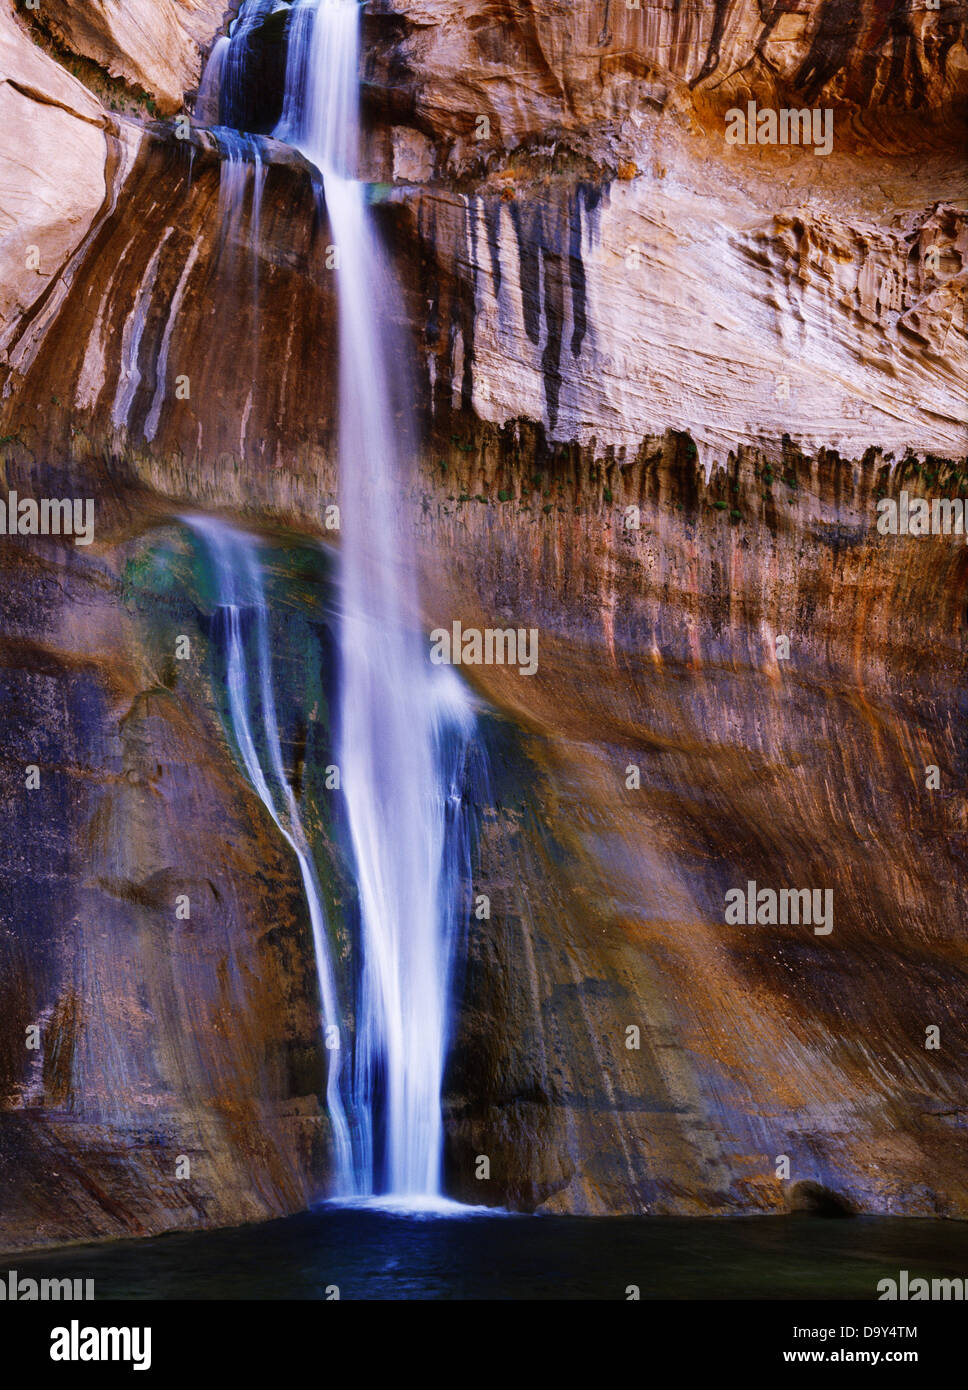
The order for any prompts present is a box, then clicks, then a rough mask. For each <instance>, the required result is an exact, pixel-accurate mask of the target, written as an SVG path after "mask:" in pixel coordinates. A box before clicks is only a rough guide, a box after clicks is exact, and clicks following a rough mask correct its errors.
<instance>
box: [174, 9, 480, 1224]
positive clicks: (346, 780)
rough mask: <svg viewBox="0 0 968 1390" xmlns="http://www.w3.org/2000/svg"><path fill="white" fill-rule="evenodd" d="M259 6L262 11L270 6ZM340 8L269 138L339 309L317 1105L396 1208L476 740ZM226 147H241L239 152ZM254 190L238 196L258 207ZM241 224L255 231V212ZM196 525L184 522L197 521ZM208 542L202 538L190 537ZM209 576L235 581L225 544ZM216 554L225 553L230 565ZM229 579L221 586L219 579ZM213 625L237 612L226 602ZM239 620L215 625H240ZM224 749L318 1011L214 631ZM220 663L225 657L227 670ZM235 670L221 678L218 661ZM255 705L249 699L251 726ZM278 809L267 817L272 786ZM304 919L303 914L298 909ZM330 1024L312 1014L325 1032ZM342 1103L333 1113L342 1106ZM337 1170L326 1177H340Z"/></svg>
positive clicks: (232, 94)
mask: <svg viewBox="0 0 968 1390" xmlns="http://www.w3.org/2000/svg"><path fill="white" fill-rule="evenodd" d="M268 8H271V7H268ZM359 9H360V7H359V5H358V4H357V0H296V2H295V3H294V5H293V6H292V9H291V13H290V18H289V27H288V54H287V75H286V90H285V94H284V100H283V108H282V116H281V120H280V123H279V126H278V129H277V130H276V132H275V133H276V137H277V138H279V139H282V140H286V141H288V142H289V143H291V144H293V145H295V146H297V147H298V148H299V149H300V150H301V151H302V152H303V153H304V154H305V155H306V157H307V158H308V159H309V160H310V161H311V162H312V164H313V165H315V167H316V168H317V169H318V170H319V173H320V176H321V182H322V195H321V204H322V200H323V199H324V200H325V209H326V214H327V216H328V220H329V224H330V228H331V233H332V240H333V243H334V244H335V246H336V248H337V252H338V258H339V259H338V267H337V269H336V271H335V274H336V275H337V276H338V280H337V284H338V289H339V305H340V312H339V317H340V383H339V406H340V409H339V457H340V479H341V482H340V513H341V538H340V551H339V557H340V558H339V589H340V605H341V612H340V625H339V659H340V670H339V697H338V708H337V711H336V729H337V733H336V761H337V763H338V764H339V767H340V771H341V778H342V790H343V793H344V806H345V832H346V853H347V858H348V860H349V863H350V866H351V869H352V872H353V875H354V877H355V881H356V884H357V888H358V910H359V931H358V941H357V960H358V968H357V975H358V983H357V997H356V1017H355V1024H356V1026H355V1042H354V1058H353V1065H352V1071H351V1074H345V1075H344V1076H343V1080H342V1086H341V1087H340V1086H339V1085H337V1084H336V1083H335V1082H334V1080H333V1077H334V1075H335V1072H334V1071H331V1074H330V1086H329V1091H328V1100H329V1104H330V1109H331V1113H333V1109H334V1106H335V1107H337V1110H338V1114H339V1118H338V1119H334V1132H338V1140H340V1141H341V1136H342V1135H343V1132H344V1118H343V1117H344V1114H345V1115H348V1125H349V1128H348V1133H349V1141H350V1143H351V1145H352V1160H351V1163H350V1164H349V1167H348V1169H347V1172H349V1171H350V1170H351V1178H348V1179H347V1180H346V1181H345V1182H344V1183H343V1191H344V1192H347V1191H351V1192H353V1193H355V1194H356V1195H357V1196H370V1195H376V1194H389V1195H392V1196H393V1197H394V1198H395V1199H398V1200H399V1199H400V1198H405V1199H407V1201H408V1202H410V1203H413V1202H414V1201H417V1202H420V1201H423V1202H426V1201H428V1200H432V1199H434V1198H436V1197H438V1196H439V1193H440V1186H441V1161H442V1146H443V1123H442V1115H441V1084H442V1078H443V1070H444V1064H445V1060H446V1050H447V1030H448V1003H449V996H450V984H451V971H452V963H453V958H454V947H455V937H456V933H457V930H458V927H459V924H460V923H461V921H462V919H463V916H464V913H465V906H464V904H463V902H462V897H461V894H462V883H463V880H464V876H465V875H466V873H467V870H468V864H469V845H470V841H469V829H468V825H467V819H466V816H465V814H464V810H463V801H464V796H463V789H464V786H465V779H466V775H467V763H468V758H469V756H470V750H471V747H472V736H473V733H474V728H475V718H474V713H473V707H472V703H471V700H470V697H469V695H468V693H467V692H466V690H465V688H464V687H463V685H462V684H461V683H460V681H459V680H458V678H457V677H456V675H455V673H454V672H453V671H451V670H449V669H447V668H441V667H432V666H431V665H430V663H429V659H428V650H427V644H426V640H425V638H424V636H423V634H422V631H421V627H420V618H419V611H420V610H419V601H418V592H417V577H416V559H415V555H414V554H413V547H412V544H411V543H409V542H407V543H405V542H404V541H403V540H402V539H401V536H400V521H399V518H398V511H399V510H402V507H401V503H402V501H403V497H404V494H405V488H404V479H405V466H410V465H411V464H412V462H413V459H412V457H411V456H410V452H409V451H408V449H407V448H406V446H405V441H406V439H407V437H408V428H407V422H406V421H402V420H401V411H400V410H396V411H395V409H394V404H393V403H394V402H395V401H397V402H399V401H400V400H401V399H403V398H404V397H406V396H407V391H406V382H405V381H404V380H402V379H401V371H400V368H399V363H400V361H401V359H402V358H403V357H404V356H405V354H404V353H403V352H401V351H400V350H399V349H395V348H394V346H393V345H392V335H391V334H390V333H389V331H388V328H387V325H386V323H384V322H383V321H381V319H380V317H379V312H378V308H377V304H378V301H379V300H380V298H381V291H382V293H383V295H384V297H385V294H386V291H385V290H384V289H383V287H385V286H387V285H389V286H390V287H391V290H390V292H391V293H393V282H392V276H391V274H390V272H389V268H388V267H387V266H386V265H385V264H384V261H383V257H382V254H381V251H380V248H379V245H378V243H377V240H376V237H375V235H374V232H373V229H372V228H371V226H370V221H369V217H368V213H367V203H366V193H365V188H364V186H363V184H362V183H360V182H359V181H357V179H356V177H355V175H356V171H357V159H358V146H359V137H360V121H359V62H360V38H359ZM266 11H267V6H266V4H265V0H248V3H247V4H246V5H243V7H242V9H241V10H240V12H239V17H238V20H237V22H236V26H235V30H234V33H233V37H232V40H231V43H230V45H229V47H228V48H226V47H225V45H222V46H220V48H219V50H218V52H217V55H216V56H215V58H214V59H213V64H214V63H217V69H214V68H213V73H212V77H211V80H210V81H209V80H207V84H206V93H207V98H208V100H209V103H210V104H211V103H212V102H213V100H214V98H213V94H212V89H213V88H214V86H215V84H216V83H217V82H218V80H219V77H220V75H221V76H222V78H223V79H224V85H223V89H222V93H221V101H220V111H221V119H222V120H223V121H224V120H225V118H226V112H227V111H229V110H232V109H235V108H237V107H238V106H239V105H240V100H241V98H240V92H241V91H242V90H243V85H242V84H243V83H244V80H245V55H246V52H247V51H248V46H249V41H250V36H251V34H252V32H253V30H254V26H255V25H256V24H257V23H258V22H260V21H261V19H262V18H263V16H264V15H265V13H266ZM223 135H224V132H219V136H220V141H221V143H223V144H225V145H226V148H227V151H228V153H229V154H230V156H231V157H230V160H229V165H228V168H227V169H226V170H225V172H224V174H223V179H224V183H223V188H222V195H221V213H222V218H223V227H224V228H225V232H226V235H229V234H230V233H231V230H232V224H233V219H235V218H238V216H239V211H238V210H239V208H240V206H241V203H242V197H243V192H242V189H243V187H244V185H243V184H242V182H241V171H240V170H239V169H238V167H237V164H238V156H237V150H236V148H235V146H233V145H232V143H231V142H226V141H223V140H222V139H221V137H222V136H223ZM240 149H241V146H239V150H240ZM258 192H259V184H258V181H257V182H256V186H255V190H254V195H253V196H254V198H257V197H258ZM253 222H254V223H255V222H256V216H255V212H254V215H253ZM195 524H196V528H198V527H199V526H200V525H201V523H195ZM206 525H207V523H206ZM218 535H219V541H218V545H220V546H221V549H220V550H219V549H218V545H216V541H215V540H213V539H212V537H211V536H208V540H209V543H210V545H211V546H213V547H214V548H215V550H217V552H218V558H219V560H220V563H223V564H224V563H230V564H231V567H232V570H233V573H236V572H237V571H238V563H237V557H236V556H235V554H234V553H230V552H231V551H232V546H237V544H238V542H237V541H234V542H232V545H231V546H230V545H229V542H228V541H227V540H226V539H225V535H224V532H221V531H220V532H219V533H218ZM227 547H228V549H227ZM242 573H243V574H244V575H248V578H246V579H245V584H246V586H247V587H248V590H249V600H248V602H249V605H250V606H253V605H254V611H255V615H256V619H255V620H256V631H257V634H258V641H257V649H258V659H259V663H260V671H261V672H263V675H262V676H260V680H261V681H262V682H263V683H264V682H265V680H266V679H267V677H266V676H265V675H264V672H265V671H266V670H268V656H267V654H266V652H265V651H264V649H263V644H264V640H265V617H264V611H263V606H262V602H261V598H259V599H258V601H256V599H255V598H253V596H252V595H253V593H254V587H253V586H254V580H253V578H252V566H251V563H249V564H248V568H243V571H242ZM233 582H238V581H233ZM225 606H226V608H227V611H228V612H229V613H230V615H231V614H232V613H233V612H235V613H237V611H238V610H240V609H241V608H242V607H243V604H242V601H241V600H240V599H239V597H238V595H235V596H234V597H233V596H232V595H231V594H227V596H226V598H225ZM238 623H239V619H238V616H236V617H234V618H231V622H230V629H231V625H232V624H235V626H236V627H237V626H238ZM229 650H230V658H231V661H230V678H231V680H232V681H234V682H235V685H236V687H237V688H236V690H235V693H234V694H233V695H232V696H231V699H232V704H233V716H232V718H233V725H234V726H235V737H236V739H237V741H238V743H239V748H240V751H241V755H242V758H243V761H244V763H245V767H246V771H247V773H248V776H249V778H250V780H252V783H253V786H254V787H255V788H256V790H257V791H258V792H259V795H260V796H261V797H262V799H263V801H264V802H265V804H266V807H267V809H268V810H269V811H270V814H271V815H272V817H273V819H274V820H275V822H276V824H277V825H278V826H279V828H280V830H281V831H282V833H283V834H284V835H285V836H286V838H287V840H288V841H289V843H290V844H291V845H292V846H293V848H294V849H295V851H296V853H297V855H298V856H299V859H300V867H301V869H302V871H303V880H304V884H305V886H306V892H307V898H309V899H310V904H311V913H314V914H315V915H314V935H315V937H316V939H317V960H318V962H319V964H320V971H321V991H322V993H323V996H324V1012H326V1011H327V1009H328V1008H329V1005H328V1004H327V991H328V990H329V988H330V986H329V984H328V979H327V976H326V970H327V968H328V967H327V964H326V959H325V951H324V950H323V949H322V946H323V945H324V943H325V937H324V934H323V933H322V930H321V925H320V930H319V931H317V928H316V918H317V917H320V923H321V914H320V908H319V903H318V886H317V885H316V884H315V879H314V870H313V869H312V864H311V861H310V859H309V855H308V852H307V850H306V846H305V837H304V836H303V834H302V830H301V827H300V826H299V822H298V813H297V812H296V809H295V806H294V804H293V802H292V796H291V792H288V790H287V788H286V784H285V779H284V777H283V775H282V768H281V762H280V761H279V759H278V758H277V757H276V755H275V753H274V752H273V751H272V750H273V748H277V746H278V740H277V736H276V743H275V744H273V741H272V736H271V735H270V731H269V729H268V726H267V727H266V729H265V743H266V746H267V747H268V748H269V750H270V754H271V757H270V772H271V773H272V776H271V778H267V776H266V774H265V773H264V772H263V771H262V769H261V767H260V765H259V762H258V758H257V757H256V756H255V754H254V748H253V744H252V739H251V736H250V734H247V732H246V723H245V708H246V699H245V684H244V676H243V674H241V667H242V664H243V653H242V650H241V639H240V637H239V636H238V635H237V634H236V635H235V636H233V635H232V631H231V630H230V643H229ZM233 652H234V656H233V655H232V654H233ZM233 663H234V664H233ZM268 709H271V702H270V701H267V700H266V699H265V698H264V699H263V714H264V717H268V716H267V715H266V711H267V710H268ZM270 785H274V786H275V787H276V789H277V790H276V794H277V795H281V796H282V803H281V804H282V806H283V807H284V813H282V812H280V810H279V809H278V807H277V804H276V802H275V800H274V796H273V794H272V793H271V792H270V791H269V786H270ZM314 903H315V907H314V906H313V904H314ZM327 1016H328V1015H327ZM344 1099H345V1108H344V1107H343V1102H344ZM341 1162H342V1160H341Z"/></svg>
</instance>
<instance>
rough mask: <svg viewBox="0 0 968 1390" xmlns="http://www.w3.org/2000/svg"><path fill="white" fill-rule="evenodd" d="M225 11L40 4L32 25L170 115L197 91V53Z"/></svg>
mask: <svg viewBox="0 0 968 1390" xmlns="http://www.w3.org/2000/svg"><path fill="white" fill-rule="evenodd" d="M227 8H228V5H227V3H226V0H150V3H149V0H125V3H124V4H123V5H117V4H113V3H112V0H44V4H43V5H42V6H41V7H40V9H39V10H38V19H39V20H40V21H41V22H42V24H43V25H44V27H45V29H47V30H48V31H49V32H50V33H51V34H52V35H53V36H54V37H55V38H56V39H57V40H59V41H60V42H61V43H62V44H63V45H64V46H65V48H67V49H68V50H69V51H70V52H71V53H76V54H79V55H80V56H81V57H84V58H88V59H90V60H91V61H92V62H94V63H96V64H97V65H98V66H99V67H102V68H104V69H105V70H106V71H107V72H108V73H110V75H111V76H112V77H118V78H121V79H122V80H123V81H124V82H126V83H127V84H128V85H129V86H131V87H135V88H138V89H140V90H141V91H142V92H145V93H147V94H148V95H149V96H152V97H153V98H154V99H155V100H156V102H157V105H158V108H159V110H160V111H161V113H162V114H163V115H170V114H171V113H172V112H174V111H177V110H178V109H179V108H180V107H181V106H182V104H183V102H184V99H185V93H186V91H190V90H191V89H192V88H194V87H196V86H197V85H198V80H199V77H200V76H201V68H202V52H203V50H204V49H206V48H208V46H209V44H210V43H211V40H212V38H213V36H214V35H215V34H216V32H217V31H218V29H219V27H220V26H221V24H222V20H223V18H224V16H225V13H226V10H227ZM41 12H42V13H41Z"/></svg>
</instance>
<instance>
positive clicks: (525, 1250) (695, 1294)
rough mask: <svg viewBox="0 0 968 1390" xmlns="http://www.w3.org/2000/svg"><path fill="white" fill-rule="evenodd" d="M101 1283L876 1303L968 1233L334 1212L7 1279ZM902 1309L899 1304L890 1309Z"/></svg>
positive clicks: (768, 1220)
mask: <svg viewBox="0 0 968 1390" xmlns="http://www.w3.org/2000/svg"><path fill="white" fill-rule="evenodd" d="M7 1268H14V1269H16V1270H18V1271H19V1273H20V1274H21V1275H23V1276H32V1277H34V1278H40V1277H44V1276H47V1277H54V1276H58V1277H62V1278H66V1277H74V1278H92V1279H93V1280H94V1290H95V1296H96V1297H97V1298H123V1299H127V1298H134V1299H186V1298H188V1299H204V1298H219V1299H311V1298H326V1297H327V1288H329V1287H331V1286H333V1285H335V1286H337V1287H338V1289H339V1296H340V1297H341V1298H342V1299H469V1298H481V1299H625V1298H626V1297H627V1294H626V1289H627V1287H628V1286H629V1285H632V1284H635V1285H638V1287H639V1289H640V1296H641V1297H642V1298H643V1299H649V1298H672V1299H716V1298H724V1299H726V1298H729V1299H736V1298H740V1299H744V1298H748V1299H791V1298H796V1299H817V1298H820V1299H876V1298H877V1283H878V1280H880V1279H884V1278H894V1279H897V1278H898V1274H899V1271H900V1270H902V1269H906V1270H908V1271H909V1274H910V1275H911V1277H912V1278H913V1277H914V1276H915V1275H921V1276H923V1277H927V1278H931V1277H935V1278H940V1277H947V1278H951V1277H952V1276H958V1277H965V1276H968V1223H964V1222H954V1221H910V1220H900V1219H895V1218H880V1217H870V1218H856V1219H853V1220H840V1221H837V1220H823V1219H821V1218H817V1217H810V1216H793V1217H761V1218H749V1219H742V1220H710V1221H702V1220H684V1219H679V1218H666V1217H649V1218H638V1217H636V1218H622V1217H613V1218H589V1217H557V1216H495V1215H470V1216H439V1215H436V1216H414V1215H393V1214H390V1213H387V1212H383V1211H372V1210H353V1209H349V1210H348V1209H343V1208H327V1207H322V1208H319V1209H317V1210H314V1211H311V1212H307V1213H305V1214H303V1215H300V1216H294V1217H291V1218H288V1219H287V1220H284V1221H275V1222H271V1223H269V1224H267V1225H261V1226H246V1227H240V1228H236V1229H233V1230H229V1231H217V1232H206V1233H198V1234H186V1235H170V1236H161V1237H158V1238H157V1239H154V1240H145V1241H125V1242H122V1243H118V1244H115V1245H109V1246H84V1247H78V1246H75V1247H71V1248H70V1249H66V1250H62V1251H60V1252H59V1253H56V1254H50V1255H44V1256H8V1257H6V1258H5V1259H3V1260H2V1261H0V1274H2V1273H3V1271H4V1270H5V1269H7ZM891 1306H897V1305H891Z"/></svg>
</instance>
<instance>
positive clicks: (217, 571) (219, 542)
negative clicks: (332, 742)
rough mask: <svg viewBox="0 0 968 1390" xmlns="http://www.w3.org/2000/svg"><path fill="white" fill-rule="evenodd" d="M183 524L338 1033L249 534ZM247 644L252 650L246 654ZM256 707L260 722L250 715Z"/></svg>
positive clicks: (343, 1164) (343, 1162)
mask: <svg viewBox="0 0 968 1390" xmlns="http://www.w3.org/2000/svg"><path fill="white" fill-rule="evenodd" d="M185 522H186V524H187V525H188V526H190V527H191V529H192V530H193V531H194V532H195V533H196V534H197V535H198V536H199V537H200V538H201V540H202V543H203V545H204V547H205V550H206V553H207V555H208V559H209V564H210V568H211V571H212V574H213V577H214V580H215V585H216V596H217V600H218V610H219V613H220V615H221V618H222V622H223V640H224V643H225V657H224V661H225V689H226V695H227V701H228V715H229V725H230V728H231V733H232V737H233V738H234V740H235V744H236V747H237V749H238V752H239V756H240V758H241V760H242V763H243V766H244V767H245V770H246V774H247V776H248V779H249V782H250V784H251V786H252V787H253V789H254V790H255V791H256V793H257V794H258V796H259V799H260V801H261V802H262V804H263V806H265V808H266V810H267V811H268V812H269V815H270V816H271V817H272V820H273V822H274V823H275V825H276V828H277V829H278V831H279V833H280V834H281V835H282V837H283V839H284V840H285V841H286V843H287V844H288V845H289V847H290V849H291V850H292V852H293V854H295V856H296V859H297V861H298V863H299V872H300V874H301V876H302V883H303V891H304V893H305V895H306V903H307V905H308V908H309V919H310V923H311V925H312V933H313V949H314V953H315V958H316V974H317V978H318V980H319V994H320V1005H321V1008H322V1019H323V1023H324V1026H325V1028H326V1029H330V1028H332V1027H335V1028H336V1029H337V1030H339V1033H340V1034H342V1032H343V1029H342V1028H341V1026H340V1025H341V1022H342V1019H341V1013H340V1009H339V1004H338V999H337V993H336V986H335V982H334V979H333V971H332V967H331V964H330V956H329V941H328V937H327V933H326V914H325V911H324V908H323V900H322V894H321V893H320V888H319V881H318V879H317V876H316V868H315V865H314V864H313V859H312V854H311V852H310V849H309V842H308V840H307V838H306V833H305V831H304V829H303V824H302V818H301V816H300V814H299V807H298V805H297V804H296V798H295V796H294V795H293V791H292V787H291V786H290V785H289V782H288V780H287V778H286V773H285V768H284V766H283V761H282V748H281V745H280V743H279V720H278V716H277V714H276V701H275V694H274V690H273V682H272V660H271V655H270V650H271V649H270V645H269V620H268V606H267V604H266V598H265V588H264V585H263V582H262V572H261V567H260V564H259V559H258V551H257V546H256V543H255V542H254V541H253V540H252V539H251V538H250V537H248V536H245V535H243V534H242V533H241V532H239V531H236V530H235V529H233V528H232V527H231V526H229V525H227V524H226V523H225V522H224V521H218V520H215V519H213V518H209V517H199V516H191V517H186V518H185ZM251 647H254V653H253V654H252V655H251V656H250V654H249V648H251ZM253 666H254V669H255V672H256V681H255V689H254V690H253V689H252V683H251V682H250V680H249V671H250V669H251V668H252V667H253ZM260 709H261V719H259V718H258V717H257V710H260ZM341 1052H342V1048H333V1049H332V1050H327V1054H326V1055H327V1057H328V1059H329V1072H328V1076H327V1080H326V1104H327V1109H328V1111H329V1118H330V1124H331V1126H332V1131H333V1148H334V1166H335V1171H336V1179H335V1183H336V1189H337V1192H339V1193H344V1194H345V1193H351V1192H353V1191H355V1189H356V1184H355V1178H354V1164H353V1158H352V1145H351V1142H350V1129H349V1124H348V1122H347V1118H346V1110H345V1107H344V1105H343V1100H342V1096H341V1093H340V1057H341Z"/></svg>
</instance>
